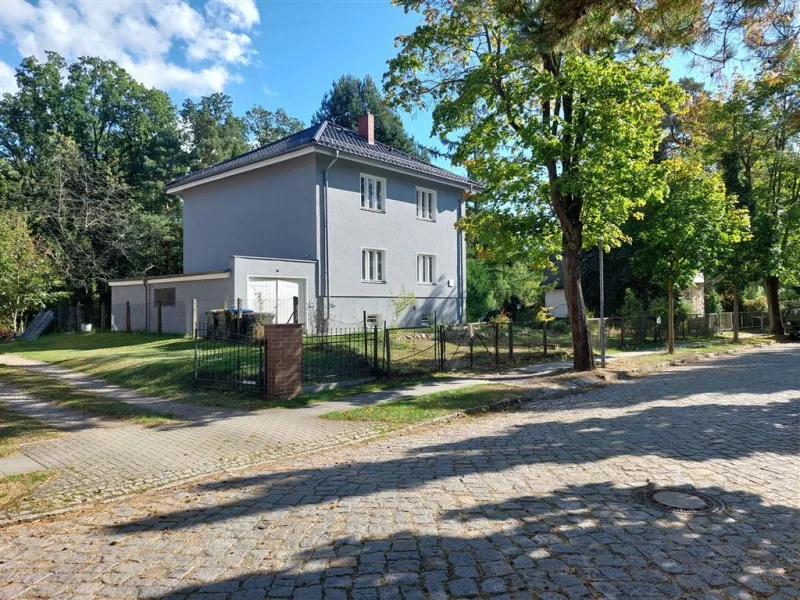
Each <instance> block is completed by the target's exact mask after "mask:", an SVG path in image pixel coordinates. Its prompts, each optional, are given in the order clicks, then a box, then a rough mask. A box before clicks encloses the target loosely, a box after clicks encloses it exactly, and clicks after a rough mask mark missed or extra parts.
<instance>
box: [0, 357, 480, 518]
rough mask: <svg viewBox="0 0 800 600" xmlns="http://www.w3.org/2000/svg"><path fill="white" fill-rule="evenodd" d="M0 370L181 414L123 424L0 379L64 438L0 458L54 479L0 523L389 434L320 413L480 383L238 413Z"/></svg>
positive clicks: (53, 372)
mask: <svg viewBox="0 0 800 600" xmlns="http://www.w3.org/2000/svg"><path fill="white" fill-rule="evenodd" d="M0 363H2V364H8V365H13V366H17V367H21V368H25V369H30V370H32V371H35V372H39V373H42V374H44V375H49V376H51V377H57V378H59V379H62V380H63V381H65V382H67V383H69V384H71V385H75V386H76V387H80V388H81V389H85V390H87V391H90V392H92V393H98V394H102V395H105V396H109V397H112V398H114V399H115V400H118V401H120V402H126V403H130V404H136V405H138V406H143V407H146V408H151V409H153V410H159V411H162V412H167V413H170V414H172V415H175V416H178V417H180V418H179V419H178V420H176V421H174V422H171V423H168V424H165V425H159V426H142V425H124V424H123V423H121V422H120V421H111V420H106V419H99V418H96V417H89V416H86V415H82V414H80V413H76V412H75V411H72V410H69V409H65V408H61V407H59V406H57V405H55V404H53V403H49V402H45V401H42V400H39V399H37V398H33V397H31V396H30V395H28V394H24V393H21V392H20V391H19V390H17V389H15V388H13V387H12V386H10V385H8V384H4V383H2V382H0V403H1V404H3V405H4V406H6V407H8V408H10V409H12V410H15V411H18V412H21V413H23V414H27V415H29V416H32V417H36V418H37V419H40V420H42V421H44V422H46V423H48V424H51V425H53V426H54V427H56V428H58V429H61V430H62V431H65V432H69V433H70V435H64V436H62V437H59V438H55V439H50V440H45V441H42V442H37V443H34V444H28V445H25V446H23V448H22V455H21V456H17V457H11V458H7V459H0V473H3V474H13V473H19V472H24V471H26V470H27V471H31V470H54V471H59V472H60V474H59V476H58V477H57V478H55V479H54V480H53V481H51V482H48V483H47V484H46V485H44V486H42V487H41V488H39V489H38V490H37V494H36V496H35V498H34V499H33V502H30V503H28V504H25V505H23V506H20V507H19V508H17V509H16V510H15V511H14V512H5V513H3V512H2V511H0V521H1V520H3V519H8V518H13V517H15V516H20V515H25V514H28V513H30V512H34V511H37V509H38V512H41V511H42V510H52V509H54V508H59V507H63V506H68V505H72V504H77V503H82V502H85V501H88V500H96V499H102V498H108V497H112V496H115V495H122V494H129V493H132V492H136V491H142V490H144V489H147V488H152V487H157V486H161V485H165V484H169V483H173V482H175V481H180V480H181V479H187V478H191V477H195V476H197V475H202V474H207V473H213V472H215V471H220V470H224V469H229V468H233V467H241V466H244V465H248V464H254V463H257V462H262V461H267V460H272V459H277V458H283V457H287V456H291V455H293V454H297V453H301V452H308V451H311V450H315V449H320V448H326V447H330V446H333V445H337V444H342V443H346V442H353V441H358V440H361V439H365V438H368V437H371V436H374V435H378V434H380V433H382V432H384V431H386V430H388V429H391V428H390V427H388V426H386V425H380V426H378V425H375V424H370V423H352V422H344V421H329V420H323V419H319V418H318V416H319V415H321V414H324V413H327V412H331V411H333V410H346V409H348V408H355V407H359V406H364V405H368V404H374V403H376V402H381V401H385V400H390V399H395V398H405V397H413V396H419V395H423V394H428V393H433V392H437V391H442V390H446V389H458V388H460V387H464V386H467V385H475V384H476V383H482V382H481V381H473V380H469V379H463V380H456V381H439V382H431V383H426V384H421V385H417V386H412V387H409V388H399V389H396V390H392V391H387V392H377V393H374V394H362V395H360V396H354V397H352V398H350V399H347V400H344V401H337V402H320V403H315V404H310V405H308V406H304V407H298V408H293V409H280V408H275V409H266V410H260V411H239V410H225V409H218V408H207V407H198V406H192V405H188V404H184V403H181V402H175V401H170V400H164V399H160V398H151V397H147V396H144V395H142V394H139V393H137V392H135V391H132V390H126V389H124V388H120V387H119V386H115V385H110V384H107V383H105V382H103V381H100V380H97V379H94V378H92V377H89V376H87V375H85V374H82V373H77V372H74V371H70V370H68V369H64V368H62V367H57V366H53V365H49V364H47V363H43V362H40V361H34V360H31V359H27V358H24V357H20V356H16V355H9V354H4V355H0ZM24 467H27V468H24Z"/></svg>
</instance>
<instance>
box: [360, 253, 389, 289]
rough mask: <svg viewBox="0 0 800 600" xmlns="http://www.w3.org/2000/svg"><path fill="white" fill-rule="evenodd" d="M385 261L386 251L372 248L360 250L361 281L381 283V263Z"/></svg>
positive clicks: (383, 279)
mask: <svg viewBox="0 0 800 600" xmlns="http://www.w3.org/2000/svg"><path fill="white" fill-rule="evenodd" d="M385 262H386V252H385V251H384V250H375V249H372V248H363V249H362V250H361V281H369V282H378V283H383V282H384V281H386V279H385V278H384V275H383V265H384V263H385Z"/></svg>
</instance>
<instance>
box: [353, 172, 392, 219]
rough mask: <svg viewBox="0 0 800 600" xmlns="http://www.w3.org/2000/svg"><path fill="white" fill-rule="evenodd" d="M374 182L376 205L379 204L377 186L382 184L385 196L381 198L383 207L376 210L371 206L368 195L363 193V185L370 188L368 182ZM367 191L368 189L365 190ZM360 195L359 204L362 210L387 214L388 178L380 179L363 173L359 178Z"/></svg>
mask: <svg viewBox="0 0 800 600" xmlns="http://www.w3.org/2000/svg"><path fill="white" fill-rule="evenodd" d="M370 179H371V180H372V181H374V182H375V187H376V189H375V195H376V202H375V203H376V204H377V192H378V190H377V185H378V183H380V184H381V187H382V189H383V196H382V198H381V207H380V208H375V207H371V206H369V198H368V195H365V193H364V192H362V191H361V184H362V183H364V185H365V186H369V182H368V180H370ZM365 190H366V188H365ZM358 195H359V202H360V205H361V210H366V211H368V212H377V213H385V212H386V178H385V177H378V176H376V175H370V174H369V173H361V174H360V175H359V178H358Z"/></svg>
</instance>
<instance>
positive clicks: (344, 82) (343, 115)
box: [312, 75, 428, 160]
mask: <svg viewBox="0 0 800 600" xmlns="http://www.w3.org/2000/svg"><path fill="white" fill-rule="evenodd" d="M367 112H371V113H372V114H373V115H375V139H376V140H378V141H379V142H382V143H384V144H386V145H388V146H392V147H393V148H397V149H398V150H402V151H403V152H407V153H409V154H411V155H413V156H416V157H417V158H421V159H423V160H427V158H428V153H427V151H426V150H425V149H424V148H423V147H422V146H420V144H418V143H417V142H416V141H415V140H414V138H413V137H411V136H410V135H409V134H408V133H406V130H405V128H404V127H403V121H402V120H401V119H400V115H398V114H397V113H396V112H395V111H394V110H392V108H391V107H389V105H388V104H387V103H386V102H385V100H384V98H383V95H382V94H381V92H380V90H379V89H378V86H376V85H375V82H374V81H373V80H372V77H370V76H369V75H367V76H366V77H364V79H359V78H358V77H356V76H354V75H342V76H341V77H340V78H339V79H338V80H337V81H334V82H333V85H332V87H331V89H330V91H328V92H326V93H325V96H324V97H323V98H322V103H321V105H320V107H319V110H317V112H316V113H314V116H313V118H312V122H313V123H320V122H321V121H324V120H328V121H331V122H332V123H335V124H336V125H339V126H341V127H346V128H347V129H354V130H357V129H358V118H359V117H361V116H362V115H364V114H366V113H367Z"/></svg>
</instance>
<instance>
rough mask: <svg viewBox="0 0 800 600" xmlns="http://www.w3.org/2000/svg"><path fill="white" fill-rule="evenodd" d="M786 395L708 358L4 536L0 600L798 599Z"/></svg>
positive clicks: (771, 378)
mask: <svg viewBox="0 0 800 600" xmlns="http://www.w3.org/2000/svg"><path fill="white" fill-rule="evenodd" d="M798 388H800V346H797V345H795V346H782V347H777V348H770V349H765V350H759V351H757V352H749V353H746V354H740V355H734V356H726V357H716V358H713V359H710V360H707V361H703V362H699V363H694V364H692V365H689V366H683V367H676V368H673V369H670V370H667V371H664V372H661V373H657V374H654V375H651V376H648V377H645V378H640V379H635V380H632V381H628V382H625V383H618V384H615V385H612V386H608V387H604V388H601V389H598V390H594V391H589V392H585V393H583V394H577V395H573V396H567V397H563V398H560V399H557V400H549V401H541V402H531V403H529V404H527V405H525V406H524V408H523V409H522V410H519V411H513V412H508V413H503V414H499V415H490V416H487V417H482V418H474V419H473V418H468V419H462V420H459V421H458V422H455V423H452V422H451V423H447V424H440V425H438V426H430V427H427V428H424V429H420V430H416V431H415V432H412V433H406V434H403V435H396V436H392V437H390V438H383V439H380V440H377V441H373V442H371V443H365V444H361V445H358V446H349V447H346V448H340V449H336V450H333V451H327V452H320V453H318V454H315V455H306V456H302V457H294V458H291V459H288V460H286V461H285V462H284V463H282V464H281V465H280V466H279V467H270V468H269V469H265V468H255V469H250V470H247V471H244V470H243V471H241V472H238V473H236V474H226V475H225V476H221V477H216V478H211V479H209V480H206V481H204V482H201V483H191V484H186V485H184V486H181V487H179V488H174V489H171V490H164V491H161V492H158V493H154V494H151V495H148V496H139V497H137V498H135V499H133V500H126V501H121V502H117V503H115V504H110V505H106V506H96V507H93V508H89V509H86V510H85V511H83V512H79V513H71V514H69V515H66V516H64V517H63V518H59V519H54V520H51V521H49V522H38V523H32V524H20V525H13V526H9V527H6V528H4V529H2V530H0V598H4V599H5V598H17V597H20V598H40V597H55V598H95V597H96V598H112V597H115V598H160V599H165V598H186V597H191V598H205V599H212V598H219V599H226V600H234V599H236V600H244V599H249V598H258V599H261V598H265V597H269V598H288V597H293V598H297V599H298V600H300V599H303V598H326V599H330V600H334V599H356V598H380V599H388V598H425V597H430V598H475V597H482V598H489V597H491V598H541V599H546V600H560V599H563V598H570V599H572V598H590V597H608V598H708V599H711V598H773V599H775V600H777V599H781V598H800V534H799V532H798V523H800V483H799V482H798V453H800V438H799V437H798V421H800V390H799V389H798ZM115 431H117V430H115ZM200 454H202V451H201V452H200ZM647 483H652V484H657V485H691V486H693V487H694V488H696V489H698V490H700V491H703V492H705V493H707V494H710V495H713V496H715V497H716V498H718V499H720V500H722V501H723V502H724V503H725V504H726V509H725V510H724V511H723V512H721V513H717V514H713V515H706V516H686V515H678V514H673V513H667V512H661V511H658V510H656V509H653V508H649V507H646V506H644V505H641V504H639V503H638V502H637V500H636V497H635V496H634V494H632V490H633V489H635V488H637V487H639V486H643V485H645V484H647Z"/></svg>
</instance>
